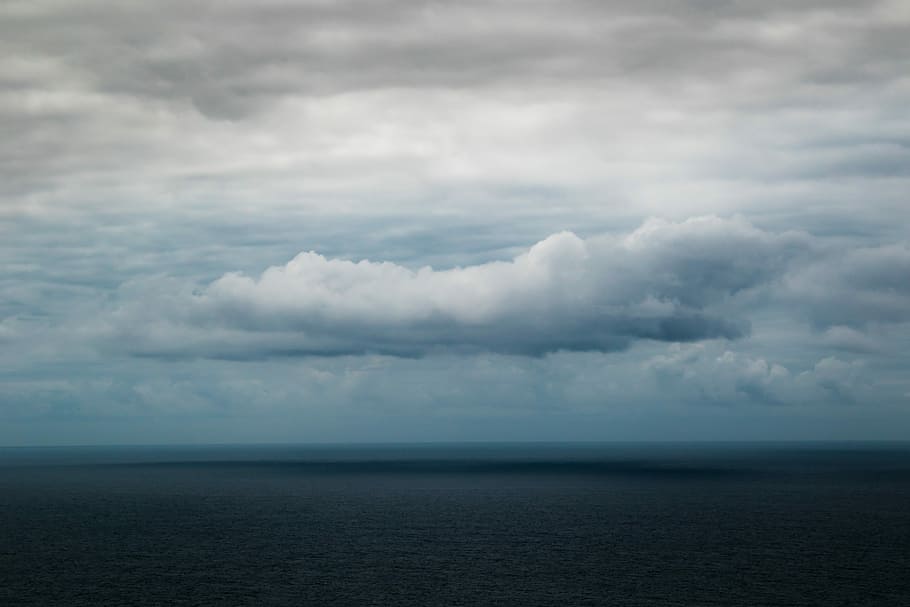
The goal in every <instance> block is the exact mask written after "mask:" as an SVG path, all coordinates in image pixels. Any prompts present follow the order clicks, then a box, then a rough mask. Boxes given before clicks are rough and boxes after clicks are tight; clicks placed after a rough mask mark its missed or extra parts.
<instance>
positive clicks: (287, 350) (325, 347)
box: [112, 217, 809, 359]
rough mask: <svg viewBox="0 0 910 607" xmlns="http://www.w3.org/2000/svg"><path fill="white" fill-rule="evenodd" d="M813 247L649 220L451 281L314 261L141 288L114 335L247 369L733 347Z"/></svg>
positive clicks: (562, 238) (152, 351)
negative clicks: (387, 359)
mask: <svg viewBox="0 0 910 607" xmlns="http://www.w3.org/2000/svg"><path fill="white" fill-rule="evenodd" d="M808 247H809V242H808V238H807V236H806V235H804V234H799V233H795V232H787V233H780V234H775V233H770V232H766V231H763V230H760V229H758V228H755V227H753V226H752V225H750V224H748V223H747V222H745V221H742V220H736V219H720V218H716V217H704V218H695V219H690V220H688V221H685V222H681V223H670V222H666V221H662V220H651V221H648V222H646V223H645V224H644V225H642V226H641V227H640V228H638V229H637V230H635V231H633V232H631V233H629V234H627V235H625V236H621V237H612V236H610V237H608V236H602V237H595V238H588V239H583V238H580V237H579V236H577V235H575V234H573V233H571V232H560V233H557V234H553V235H551V236H549V237H548V238H546V239H544V240H542V241H540V242H538V243H537V244H535V245H534V246H532V247H530V248H529V249H528V250H527V251H525V252H523V253H521V254H520V255H518V256H516V257H515V258H514V259H512V260H510V261H491V262H488V263H484V264H480V265H475V266H469V267H455V268H451V269H444V270H435V269H433V268H432V267H429V266H426V267H421V268H417V269H411V268H407V267H404V266H401V265H397V264H394V263H388V262H373V261H367V260H364V261H358V262H354V261H348V260H343V259H328V258H326V257H323V256H322V255H319V254H318V253H315V252H305V253H301V254H300V255H298V256H297V257H295V258H294V259H292V260H291V261H290V262H288V263H287V264H285V265H283V266H274V267H271V268H269V269H267V270H266V271H265V272H263V273H262V274H261V275H260V276H259V277H251V276H247V275H244V274H240V273H229V274H225V275H224V276H222V277H221V278H219V279H218V280H215V281H214V282H212V283H210V284H208V285H206V286H204V287H202V288H201V289H197V290H195V291H194V292H186V291H185V290H184V291H183V292H182V293H180V292H179V289H177V290H175V288H176V287H175V286H174V285H170V286H169V287H166V288H164V289H163V288H162V285H160V284H158V285H155V286H154V288H148V289H147V291H143V289H142V286H141V285H139V286H138V287H137V286H136V285H134V286H133V289H132V294H131V295H129V296H127V301H125V302H124V304H123V305H122V306H121V307H120V308H119V309H118V310H117V311H116V312H115V314H114V319H115V320H114V327H115V328H114V330H113V334H112V337H113V338H114V340H115V342H116V343H118V344H119V345H120V347H123V348H125V349H126V350H128V351H129V352H131V353H133V354H137V355H147V356H163V357H183V356H190V357H193V356H201V357H214V358H241V359H242V358H262V357H268V356H282V355H284V356H332V355H346V354H367V353H378V354H390V355H396V356H418V357H419V356H424V355H427V354H430V353H436V352H456V353H472V352H495V353H503V354H519V355H528V356H540V355H543V354H546V353H550V352H556V351H601V352H607V351H616V350H622V349H625V348H627V347H629V346H630V344H632V343H633V342H634V341H636V340H643V339H646V340H656V341H666V342H691V341H698V340H703V339H714V338H726V339H736V338H739V337H742V336H744V335H746V334H748V333H749V330H750V325H749V323H748V321H747V320H746V319H745V318H743V317H742V316H741V315H740V314H739V312H738V309H739V307H738V306H737V305H735V304H736V301H737V299H739V295H740V294H742V293H746V292H749V291H751V290H754V289H756V288H758V287H761V286H763V285H767V284H769V283H770V282H772V281H774V280H776V279H777V278H779V277H780V276H781V274H782V272H783V271H784V270H785V268H787V267H788V264H789V263H790V262H791V261H792V260H793V259H794V258H797V257H799V256H800V255H802V254H803V253H805V252H806V251H807V250H808ZM149 286H150V287H151V285H149ZM162 289H163V290H164V293H165V294H164V295H161V291H162ZM156 293H158V294H157V295H156Z"/></svg>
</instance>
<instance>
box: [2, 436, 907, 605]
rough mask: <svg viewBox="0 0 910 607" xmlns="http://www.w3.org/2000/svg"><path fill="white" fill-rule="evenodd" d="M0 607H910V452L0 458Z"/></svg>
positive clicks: (484, 448) (117, 453) (273, 452)
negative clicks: (103, 606) (741, 606)
mask: <svg viewBox="0 0 910 607" xmlns="http://www.w3.org/2000/svg"><path fill="white" fill-rule="evenodd" d="M0 605H10V606H20V605H41V606H52V605H200V606H202V605H383V606H386V605H392V606H394V605H422V606H423V605H521V606H528V605H565V606H572V605H640V606H646V605H647V606H650V605H655V606H657V605H661V606H668V605H722V606H735V605H824V606H827V607H830V606H837V605H876V606H881V605H894V606H905V605H910V446H908V445H903V444H805V445H803V444H786V445H781V444H748V445H742V444H740V445H732V444H726V445H723V444H714V445H698V444H688V445H687V444H680V445H668V444H654V445H648V444H621V445H553V444H543V445H540V444H538V445H436V446H429V445H423V446H407V445H397V446H325V447H298V446H261V447H195V448H190V447H186V448H173V447H169V448H166V447H161V448H152V447H144V448H67V449H62V448H61V449H0Z"/></svg>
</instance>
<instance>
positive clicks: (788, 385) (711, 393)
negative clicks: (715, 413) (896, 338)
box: [643, 344, 870, 406]
mask: <svg viewBox="0 0 910 607" xmlns="http://www.w3.org/2000/svg"><path fill="white" fill-rule="evenodd" d="M643 368H644V369H645V370H646V371H647V372H648V373H649V374H650V375H651V376H652V377H653V378H654V379H655V380H656V382H657V385H658V386H659V387H660V388H662V389H663V393H664V394H668V395H671V397H670V398H672V399H673V400H681V401H684V402H689V403H693V404H698V403H701V404H716V405H724V406H727V405H735V404H740V403H744V402H752V403H759V404H770V405H800V404H812V403H824V402H831V401H832V400H833V401H835V402H839V403H852V402H856V401H857V398H858V395H859V394H862V395H864V396H868V395H869V394H870V392H869V385H868V376H867V373H866V369H865V365H864V363H863V361H861V360H853V361H845V360H842V359H840V358H837V357H834V356H828V357H825V358H823V359H821V360H818V361H816V362H815V363H814V364H811V366H810V367H809V368H807V369H804V370H802V371H794V370H792V369H790V368H787V367H785V366H784V365H782V364H780V363H777V362H773V361H769V360H768V359H767V358H765V357H762V356H751V355H749V354H745V353H742V352H734V351H731V350H727V349H720V348H719V347H718V344H710V345H705V344H691V345H682V344H673V345H671V346H670V347H669V348H668V351H667V352H666V353H664V354H659V355H656V356H653V357H651V358H650V359H648V360H646V361H645V362H644V363H643Z"/></svg>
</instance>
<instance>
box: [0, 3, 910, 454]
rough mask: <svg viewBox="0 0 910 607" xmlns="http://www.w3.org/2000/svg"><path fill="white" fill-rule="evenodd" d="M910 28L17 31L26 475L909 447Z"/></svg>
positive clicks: (8, 51)
mask: <svg viewBox="0 0 910 607" xmlns="http://www.w3.org/2000/svg"><path fill="white" fill-rule="evenodd" d="M908 41H910V3H907V2H905V1H904V0H893V1H869V2H853V1H849V2H848V1H839V0H828V1H814V0H806V1H805V2H798V3H794V2H789V1H786V2H785V1H782V0H781V1H778V0H768V1H765V2H739V1H732V0H678V1H672V2H671V1H669V0H637V1H632V0H623V1H613V0H602V1H585V0H560V1H555V0H554V1H538V0H509V1H497V0H489V1H484V2H475V1H473V0H466V1H464V2H434V1H407V2H406V1H403V0H377V1H375V2H353V1H350V0H333V1H327V0H300V1H293V2H292V1H288V0H260V1H256V2H253V1H251V0H246V1H241V0H223V1H202V0H179V1H178V0H158V1H156V2H145V1H133V0H118V1H117V2H113V1H111V0H107V1H99V0H84V1H81V2H78V3H75V2H68V1H65V0H6V1H4V2H3V3H0V445H7V446H15V445H77V444H160V443H231V442H243V443H247V442H434V441H573V440H578V441H615V440H655V441H664V440H711V441H738V440H842V439H846V440H901V439H910V113H908V112H907V108H908V107H910V42H908Z"/></svg>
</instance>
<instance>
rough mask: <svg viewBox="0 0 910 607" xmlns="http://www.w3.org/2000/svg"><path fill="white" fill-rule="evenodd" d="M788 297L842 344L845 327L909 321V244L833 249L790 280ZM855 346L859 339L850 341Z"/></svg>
mask: <svg viewBox="0 0 910 607" xmlns="http://www.w3.org/2000/svg"><path fill="white" fill-rule="evenodd" d="M787 288H788V291H789V297H790V298H792V300H793V301H795V302H796V304H797V305H799V306H801V307H803V308H804V310H805V314H807V315H808V318H809V319H810V320H811V322H812V323H813V324H814V325H815V326H816V327H819V328H823V329H828V330H829V332H832V331H833V333H832V334H831V337H832V338H835V339H838V340H841V341H842V339H841V338H842V337H844V336H845V331H844V329H843V328H838V327H845V328H849V329H865V328H867V327H869V326H870V325H876V324H881V323H902V322H907V321H910V247H908V245H907V243H906V242H903V243H896V244H882V245H879V246H874V247H857V248H855V249H850V250H846V251H842V250H839V251H834V252H832V253H830V254H829V255H827V256H825V257H824V258H822V259H820V260H818V261H817V262H816V263H813V264H810V265H808V266H806V267H805V268H803V269H801V270H800V271H798V272H794V273H793V274H792V275H791V276H789V277H788V279H787ZM849 339H851V340H852V341H853V342H854V343H856V339H855V336H854V337H851V338H849Z"/></svg>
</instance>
